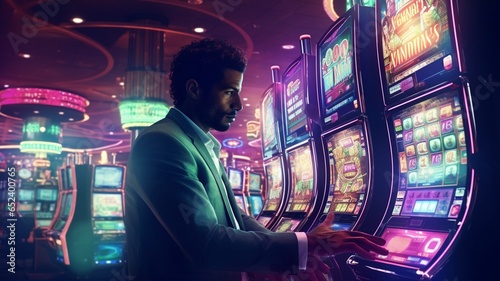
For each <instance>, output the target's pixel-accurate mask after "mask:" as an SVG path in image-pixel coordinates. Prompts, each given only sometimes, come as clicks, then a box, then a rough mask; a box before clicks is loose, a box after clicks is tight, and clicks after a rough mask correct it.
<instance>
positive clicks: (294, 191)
mask: <svg viewBox="0 0 500 281" xmlns="http://www.w3.org/2000/svg"><path fill="white" fill-rule="evenodd" d="M310 40H311V38H310V36H309V35H302V36H301V37H300V41H301V49H302V55H301V56H300V57H298V58H297V59H295V60H294V61H293V62H292V63H291V64H290V65H289V66H288V67H287V69H286V70H285V72H284V73H283V76H282V79H281V80H282V87H283V94H282V96H283V102H282V105H281V106H282V114H281V115H282V118H283V127H284V130H283V131H284V142H283V144H284V156H285V157H284V160H285V173H286V178H287V180H286V183H287V186H289V189H290V191H289V196H288V199H287V201H286V202H285V204H286V207H285V209H284V212H283V214H282V216H281V217H280V220H279V222H278V223H277V224H276V226H274V228H273V230H274V231H276V232H285V231H307V230H309V228H310V227H311V225H312V224H313V223H314V221H316V219H317V217H316V216H317V215H318V214H319V213H320V212H319V209H320V208H321V207H322V205H323V204H324V202H323V201H324V199H325V198H326V196H325V194H324V192H325V191H326V189H325V188H324V186H323V184H322V183H321V182H320V181H321V177H318V173H323V171H321V170H319V167H318V165H316V163H318V162H319V161H322V154H320V153H317V147H316V144H317V139H316V138H315V134H314V133H313V130H314V128H315V126H314V123H313V122H312V119H311V118H309V116H308V115H310V114H312V112H311V108H312V107H314V104H315V100H314V97H315V95H314V93H315V89H316V83H315V69H314V65H315V63H314V60H315V57H314V56H313V55H312V54H311V42H310Z"/></svg>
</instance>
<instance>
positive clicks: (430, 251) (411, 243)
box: [377, 228, 448, 266]
mask: <svg viewBox="0 0 500 281" xmlns="http://www.w3.org/2000/svg"><path fill="white" fill-rule="evenodd" d="M381 237H382V238H384V239H385V240H386V241H387V243H386V244H385V246H384V247H386V248H387V250H389V255H387V256H381V255H377V257H378V258H380V259H383V260H387V261H391V262H396V263H400V264H405V265H409V266H422V265H423V266H425V265H427V264H429V262H430V261H431V260H432V258H434V256H435V255H436V253H437V252H438V251H439V249H441V246H442V245H443V244H444V242H445V240H446V238H447V237H448V233H446V232H436V231H424V230H410V229H398V228H386V229H385V230H384V232H383V233H382V235H381Z"/></svg>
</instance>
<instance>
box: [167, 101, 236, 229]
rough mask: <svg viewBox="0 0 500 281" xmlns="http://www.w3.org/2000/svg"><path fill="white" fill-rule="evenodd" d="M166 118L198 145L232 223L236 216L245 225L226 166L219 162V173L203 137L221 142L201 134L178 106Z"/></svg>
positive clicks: (197, 147)
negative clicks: (231, 212) (230, 213)
mask: <svg viewBox="0 0 500 281" xmlns="http://www.w3.org/2000/svg"><path fill="white" fill-rule="evenodd" d="M166 118H168V119H171V120H172V121H174V122H175V123H177V125H179V127H180V128H181V129H182V130H183V131H184V133H186V135H187V136H189V137H190V138H191V140H192V141H193V144H194V146H195V147H196V149H197V150H198V152H199V153H200V154H201V156H202V157H203V159H204V160H205V163H206V164H207V165H208V167H209V168H210V171H211V172H212V175H213V176H214V178H215V180H216V182H217V186H218V187H219V192H220V194H221V196H222V199H223V201H224V205H225V207H226V211H227V212H228V216H229V220H230V221H231V223H232V225H233V226H235V223H234V222H232V220H233V219H234V218H236V220H238V224H239V225H240V227H243V221H242V218H241V214H240V212H239V211H238V205H237V204H236V201H235V199H234V195H233V192H232V189H231V185H230V183H229V180H228V178H227V175H226V173H225V172H224V171H225V170H224V167H223V166H222V164H220V162H219V165H220V167H221V173H219V172H218V171H217V168H216V167H215V163H214V161H212V157H211V156H210V154H209V152H208V149H207V147H206V145H205V143H204V142H203V140H202V139H205V138H206V139H208V140H209V141H211V138H212V139H213V140H215V142H216V144H215V145H217V144H218V145H219V147H220V143H219V142H218V141H217V140H216V139H215V137H213V136H211V138H210V137H209V136H208V135H207V134H205V135H204V136H201V135H200V134H199V132H197V130H196V129H199V127H198V128H196V127H194V126H196V124H194V122H192V121H191V120H190V119H189V118H188V117H187V116H186V115H185V114H184V113H182V112H181V111H180V110H178V109H176V108H171V109H170V111H169V112H168V114H167V116H166ZM199 130H200V131H201V132H202V133H204V132H203V131H202V130H201V129H199ZM203 137H205V138H203ZM224 189H225V190H224ZM231 209H232V210H233V213H234V217H233V216H231V215H229V212H230V210H231Z"/></svg>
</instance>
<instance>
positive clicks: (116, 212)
mask: <svg viewBox="0 0 500 281" xmlns="http://www.w3.org/2000/svg"><path fill="white" fill-rule="evenodd" d="M59 174H60V175H61V179H60V182H61V185H62V191H61V195H60V200H59V206H58V211H57V217H56V218H55V219H54V222H53V223H52V225H51V226H50V229H49V230H48V231H47V232H46V235H47V236H48V237H49V239H50V240H52V243H51V244H52V245H53V248H54V250H55V256H56V261H58V262H59V263H60V264H63V265H64V266H65V268H66V269H67V270H69V271H70V272H72V273H73V274H75V275H77V276H87V275H88V274H95V273H96V272H99V271H102V270H105V269H110V268H114V267H116V266H121V265H122V264H123V263H125V254H126V253H125V238H126V237H125V224H124V221H123V217H124V215H125V214H124V203H125V202H124V193H123V188H124V179H125V167H124V166H121V165H111V164H110V165H87V164H78V165H74V164H71V165H68V166H66V167H64V168H61V169H60V170H59Z"/></svg>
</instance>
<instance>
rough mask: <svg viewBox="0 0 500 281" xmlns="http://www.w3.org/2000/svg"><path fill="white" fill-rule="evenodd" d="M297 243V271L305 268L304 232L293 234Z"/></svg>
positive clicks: (305, 243)
mask: <svg viewBox="0 0 500 281" xmlns="http://www.w3.org/2000/svg"><path fill="white" fill-rule="evenodd" d="M294 233H295V235H296V236H297V241H298V242H299V270H306V268H307V250H308V249H307V235H306V233H305V232H294Z"/></svg>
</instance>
